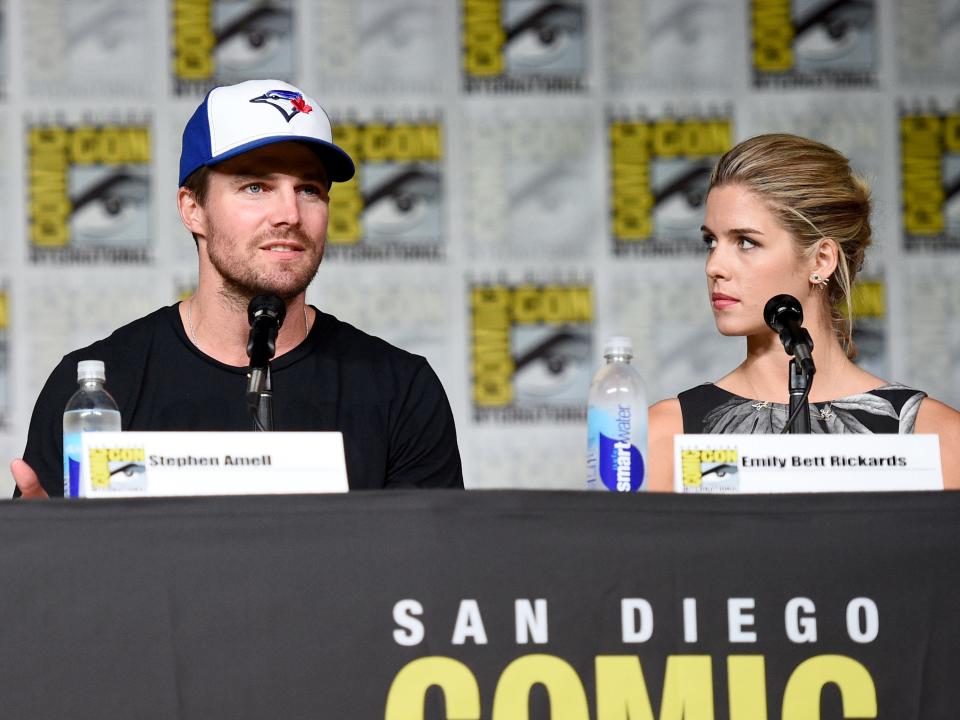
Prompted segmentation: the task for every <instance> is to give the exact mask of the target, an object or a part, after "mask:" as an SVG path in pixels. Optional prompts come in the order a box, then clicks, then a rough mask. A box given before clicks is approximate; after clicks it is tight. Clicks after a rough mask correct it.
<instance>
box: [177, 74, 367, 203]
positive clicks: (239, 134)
mask: <svg viewBox="0 0 960 720" xmlns="http://www.w3.org/2000/svg"><path fill="white" fill-rule="evenodd" d="M290 140H295V141H298V142H303V143H307V144H308V145H309V146H310V147H311V149H313V151H314V152H316V153H317V155H318V156H319V157H320V160H321V161H322V162H323V165H324V167H325V168H326V171H327V177H328V179H329V180H330V181H331V182H345V181H347V180H349V179H350V178H352V177H353V173H354V166H353V160H351V159H350V156H349V155H347V153H345V152H344V151H343V150H341V149H340V148H338V147H337V146H336V145H334V144H333V131H332V130H331V129H330V118H328V117H327V114H326V113H325V112H324V111H323V108H322V107H320V104H319V103H318V102H317V101H316V100H314V99H313V98H311V97H308V96H306V95H304V94H303V93H302V92H300V90H298V89H297V88H295V87H294V86H293V85H289V84H287V83H285V82H282V81H280V80H247V81H246V82H242V83H237V84H236V85H225V86H222V87H216V88H214V89H213V90H211V91H210V92H209V93H207V96H206V97H205V98H204V99H203V102H202V103H200V107H198V108H197V110H196V112H195V113H193V117H191V118H190V120H189V122H187V126H186V127H185V128H184V129H183V148H182V150H181V153H180V185H181V186H182V185H183V183H184V182H186V179H187V178H188V177H189V176H190V175H191V174H192V173H193V172H194V171H196V170H199V169H200V168H201V167H206V166H210V165H216V164H217V163H219V162H222V161H224V160H226V159H228V158H232V157H234V156H236V155H241V154H243V153H245V152H249V151H250V150H253V149H255V148H258V147H263V146H264V145H270V144H272V143H278V142H287V141H290Z"/></svg>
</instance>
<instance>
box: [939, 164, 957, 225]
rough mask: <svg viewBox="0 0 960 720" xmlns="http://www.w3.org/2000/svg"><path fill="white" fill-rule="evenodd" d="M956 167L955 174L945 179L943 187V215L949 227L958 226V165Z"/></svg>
mask: <svg viewBox="0 0 960 720" xmlns="http://www.w3.org/2000/svg"><path fill="white" fill-rule="evenodd" d="M957 165H958V167H957V168H956V171H957V172H956V174H955V175H954V176H953V177H952V178H951V177H947V178H946V182H944V187H943V195H944V200H943V214H944V215H946V216H947V224H949V225H951V226H960V163H957Z"/></svg>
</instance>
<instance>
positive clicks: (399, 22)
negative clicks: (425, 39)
mask: <svg viewBox="0 0 960 720" xmlns="http://www.w3.org/2000/svg"><path fill="white" fill-rule="evenodd" d="M433 18H434V13H433V11H432V10H431V9H430V8H428V7H423V6H416V5H414V6H412V7H411V6H409V5H406V6H404V7H397V8H390V9H389V10H387V11H386V12H384V13H383V14H381V15H378V16H377V17H375V18H374V19H373V20H372V21H371V22H368V23H366V24H365V25H364V26H363V27H361V28H360V37H362V38H363V39H364V43H365V44H367V43H377V42H380V39H381V38H386V40H387V41H388V42H389V43H390V45H392V46H393V47H395V48H404V47H406V46H407V45H410V44H411V43H412V42H414V41H415V40H417V39H419V38H420V37H422V36H426V35H427V34H428V32H429V29H430V28H431V27H432V20H433Z"/></svg>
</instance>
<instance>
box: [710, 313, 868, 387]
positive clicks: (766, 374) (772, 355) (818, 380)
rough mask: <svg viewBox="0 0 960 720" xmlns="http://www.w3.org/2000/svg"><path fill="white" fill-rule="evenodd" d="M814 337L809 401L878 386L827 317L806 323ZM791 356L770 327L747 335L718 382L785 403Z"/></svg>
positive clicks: (724, 385) (721, 384) (722, 385)
mask: <svg viewBox="0 0 960 720" xmlns="http://www.w3.org/2000/svg"><path fill="white" fill-rule="evenodd" d="M805 327H806V329H807V331H808V332H809V333H810V337H811V339H812V340H813V362H814V365H815V366H816V369H817V372H816V375H814V378H813V385H812V387H811V389H810V401H811V402H825V401H829V400H835V399H837V398H841V397H845V396H847V395H852V394H855V393H859V392H865V391H866V390H869V389H872V388H874V387H877V386H878V385H881V384H883V381H882V380H880V379H879V378H877V377H874V376H873V375H870V373H867V372H865V371H864V370H861V369H860V368H859V367H857V366H856V365H855V364H854V363H853V362H851V361H850V359H849V358H847V354H846V352H845V351H844V349H843V347H842V346H841V345H840V341H839V339H838V337H837V334H836V332H835V331H834V329H833V326H832V324H831V323H830V320H829V318H828V317H826V316H823V317H817V318H816V319H811V321H808V323H807V324H806V325H805ZM790 360H791V356H789V355H787V353H786V351H785V350H784V348H783V343H782V342H781V341H780V338H779V337H778V336H777V335H776V334H775V333H773V332H772V331H764V332H761V333H758V334H756V335H749V336H747V357H746V359H745V360H744V361H743V362H742V363H741V364H740V365H739V366H738V367H737V368H736V370H734V371H733V372H732V373H730V374H729V375H728V376H726V377H725V378H723V379H722V380H720V381H719V382H718V385H720V386H721V387H723V388H724V389H726V390H729V391H730V392H734V393H736V394H737V395H742V396H744V397H749V398H751V399H755V400H768V401H771V402H777V403H784V404H785V403H787V402H788V400H789V389H788V377H789V367H790Z"/></svg>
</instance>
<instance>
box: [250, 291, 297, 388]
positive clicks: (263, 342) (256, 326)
mask: <svg viewBox="0 0 960 720" xmlns="http://www.w3.org/2000/svg"><path fill="white" fill-rule="evenodd" d="M286 314H287V306H286V304H285V303H284V302H283V300H281V299H280V298H279V297H277V296H276V295H274V294H272V293H265V294H263V295H257V296H256V297H255V298H254V299H253V300H251V301H250V304H249V305H248V306H247V319H248V320H249V321H250V339H249V340H248V341H247V357H249V358H250V374H249V375H248V376H247V377H248V382H247V393H259V392H262V391H263V390H265V389H268V388H266V387H265V385H266V379H267V378H266V373H267V365H268V364H269V362H270V359H271V358H272V357H273V356H274V353H276V352H277V333H278V332H279V331H280V326H281V325H283V318H284V316H286Z"/></svg>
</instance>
